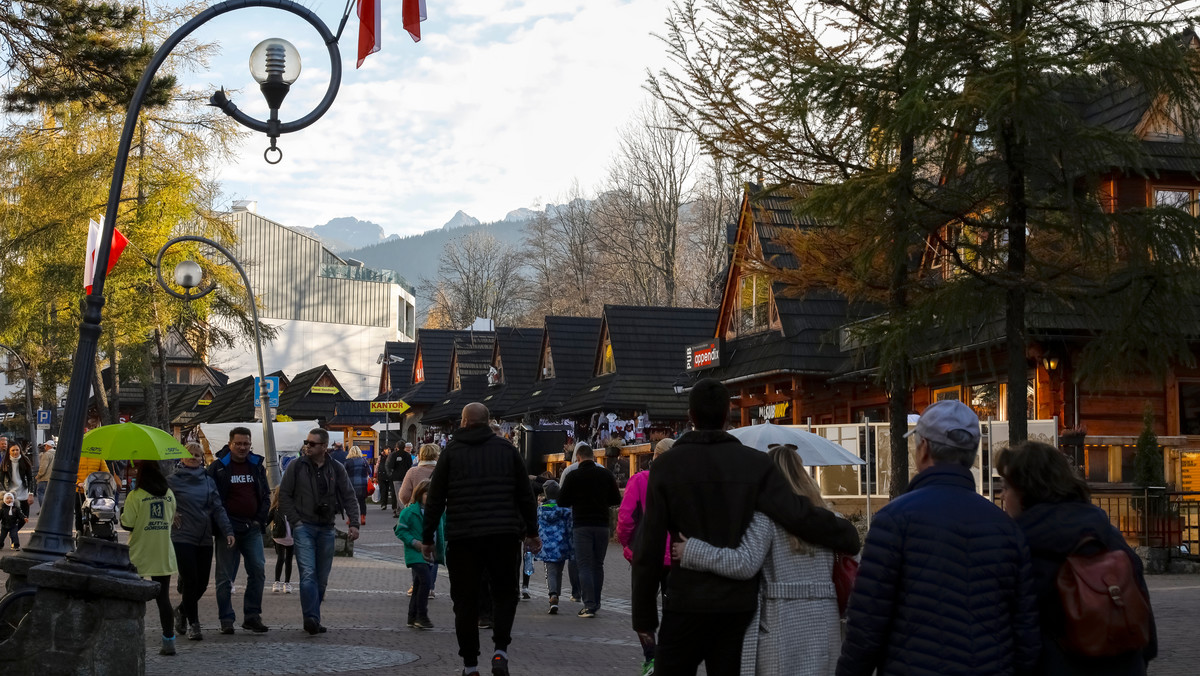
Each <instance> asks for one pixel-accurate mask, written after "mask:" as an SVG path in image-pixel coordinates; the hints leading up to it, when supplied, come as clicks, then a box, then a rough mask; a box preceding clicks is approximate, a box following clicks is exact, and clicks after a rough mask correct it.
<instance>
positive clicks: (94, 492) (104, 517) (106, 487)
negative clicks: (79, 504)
mask: <svg viewBox="0 0 1200 676" xmlns="http://www.w3.org/2000/svg"><path fill="white" fill-rule="evenodd" d="M119 522H120V510H119V509H118V507H117V482H116V481H115V480H114V479H113V477H112V475H111V474H109V473H108V472H92V473H91V474H89V475H88V476H87V478H86V479H84V480H83V532H82V533H81V535H83V536H84V537H90V538H100V539H102V540H111V541H113V542H116V541H117V524H118V523H119Z"/></svg>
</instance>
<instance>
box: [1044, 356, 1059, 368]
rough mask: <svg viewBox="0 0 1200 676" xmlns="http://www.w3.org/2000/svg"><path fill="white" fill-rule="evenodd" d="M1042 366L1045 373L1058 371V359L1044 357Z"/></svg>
mask: <svg viewBox="0 0 1200 676" xmlns="http://www.w3.org/2000/svg"><path fill="white" fill-rule="evenodd" d="M1042 366H1043V367H1045V369H1046V370H1047V371H1054V370H1057V369H1058V357H1053V356H1050V355H1046V356H1045V357H1042Z"/></svg>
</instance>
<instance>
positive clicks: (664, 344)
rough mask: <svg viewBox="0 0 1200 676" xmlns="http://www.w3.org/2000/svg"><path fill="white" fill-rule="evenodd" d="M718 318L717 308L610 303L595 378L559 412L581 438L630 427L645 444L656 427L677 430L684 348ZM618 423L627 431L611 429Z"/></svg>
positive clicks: (683, 414) (682, 406)
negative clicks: (678, 388)
mask: <svg viewBox="0 0 1200 676" xmlns="http://www.w3.org/2000/svg"><path fill="white" fill-rule="evenodd" d="M716 319H717V311H716V310H711V309H707V308H667V307H641V306H629V305H606V306H605V307H604V314H603V316H602V317H601V320H600V331H599V334H598V336H596V340H595V342H594V343H593V346H594V347H593V352H592V377H591V378H590V379H589V380H587V381H586V382H585V383H583V385H582V386H581V387H580V388H579V390H577V391H576V392H575V394H574V395H572V396H571V397H570V398H569V399H567V400H566V402H564V403H563V404H562V406H560V407H559V409H558V414H559V415H561V416H563V417H569V418H573V419H574V420H575V429H576V436H577V438H580V439H585V438H590V437H592V436H596V437H597V438H598V439H599V440H603V439H605V438H607V437H608V436H609V435H610V434H614V435H615V434H617V433H618V432H619V431H625V432H630V431H632V432H633V435H632V437H633V439H634V440H635V441H636V442H637V443H643V442H649V441H651V440H652V439H651V430H652V429H658V430H660V431H661V434H668V433H673V432H675V431H677V429H678V428H681V427H682V425H683V423H684V422H686V420H687V397H686V396H684V395H683V394H681V393H680V392H677V391H676V385H680V384H682V378H683V376H684V366H683V363H682V361H683V360H682V359H680V356H681V352H682V351H683V349H684V347H685V346H687V345H692V344H694V343H697V342H699V341H701V340H704V339H705V338H708V337H711V335H712V330H713V328H712V327H713V325H714V324H715V323H716ZM556 366H557V364H556ZM610 414H611V416H612V417H609V416H610ZM618 425H620V426H621V427H623V428H624V429H623V430H616V429H612V427H615V426H618ZM585 431H586V432H587V433H588V434H587V436H585V435H584V432H585ZM625 436H626V437H627V438H628V437H629V435H628V434H627V435H625Z"/></svg>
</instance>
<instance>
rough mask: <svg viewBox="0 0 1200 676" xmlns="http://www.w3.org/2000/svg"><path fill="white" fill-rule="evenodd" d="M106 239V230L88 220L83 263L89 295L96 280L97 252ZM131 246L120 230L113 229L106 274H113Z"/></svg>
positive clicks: (84, 277) (85, 287) (86, 288)
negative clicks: (102, 240) (122, 253)
mask: <svg viewBox="0 0 1200 676" xmlns="http://www.w3.org/2000/svg"><path fill="white" fill-rule="evenodd" d="M102 237H104V228H103V227H102V226H101V225H100V224H99V223H97V222H96V221H94V220H90V219H89V220H88V238H87V254H86V256H85V258H84V261H83V288H84V290H85V291H86V292H87V293H89V294H90V293H91V292H92V281H93V280H94V279H95V278H96V252H97V251H99V250H100V240H101V238H102ZM128 245H129V240H128V239H126V238H125V235H122V234H121V231H120V230H117V229H116V228H113V236H112V248H111V249H109V252H108V269H107V270H105V271H104V274H106V275H107V274H108V273H110V272H112V269H113V267H114V266H115V265H116V264H117V260H118V259H120V258H121V252H123V251H125V247H126V246H128Z"/></svg>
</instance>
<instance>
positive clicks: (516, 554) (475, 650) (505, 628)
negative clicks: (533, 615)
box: [414, 535, 521, 667]
mask: <svg viewBox="0 0 1200 676" xmlns="http://www.w3.org/2000/svg"><path fill="white" fill-rule="evenodd" d="M446 549H447V551H446V562H447V568H449V570H450V598H451V600H453V602H454V633H455V635H457V637H458V654H459V655H461V656H462V658H463V665H464V666H467V667H474V666H477V665H478V664H479V592H480V584H479V582H480V578H481V577H482V576H483V575H485V574H486V575H487V577H488V583H489V586H490V587H491V594H490V596H491V598H492V606H493V621H494V623H495V624H494V625H493V627H492V642H493V644H494V645H495V646H496V650H507V649H508V644H509V643H511V642H512V625H513V617H514V616H515V615H516V613H517V581H518V579H519V578H520V575H521V540H520V538H518V537H517V536H516V535H487V536H484V537H478V538H455V539H452V540H448V542H447V543H446ZM414 593H415V590H414Z"/></svg>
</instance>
